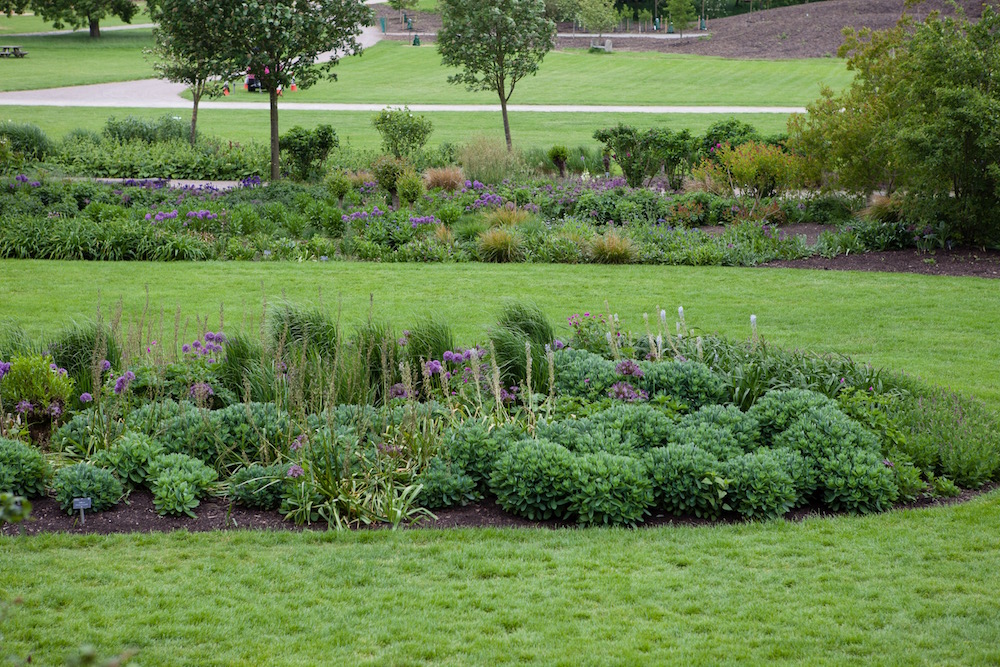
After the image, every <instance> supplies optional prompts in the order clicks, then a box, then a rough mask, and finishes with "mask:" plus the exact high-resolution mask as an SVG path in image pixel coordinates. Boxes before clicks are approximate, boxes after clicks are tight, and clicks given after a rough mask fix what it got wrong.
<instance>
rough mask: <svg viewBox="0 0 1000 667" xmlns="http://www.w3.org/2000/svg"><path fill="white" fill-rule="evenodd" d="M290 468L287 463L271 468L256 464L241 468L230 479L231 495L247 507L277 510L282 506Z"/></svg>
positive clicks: (276, 464)
mask: <svg viewBox="0 0 1000 667" xmlns="http://www.w3.org/2000/svg"><path fill="white" fill-rule="evenodd" d="M288 468H289V464H287V463H275V464H274V465H270V466H262V465H259V464H256V463H254V464H252V465H249V466H247V467H246V468H240V469H239V470H237V471H236V472H235V473H234V474H233V476H232V477H230V478H229V495H230V497H231V498H233V500H235V501H236V502H238V503H240V504H241V505H246V506H247V507H257V508H260V509H263V510H276V509H278V507H279V506H280V505H281V499H282V496H283V494H284V491H285V480H286V479H287V478H288Z"/></svg>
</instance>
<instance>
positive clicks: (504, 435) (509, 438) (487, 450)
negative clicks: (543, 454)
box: [441, 419, 523, 490]
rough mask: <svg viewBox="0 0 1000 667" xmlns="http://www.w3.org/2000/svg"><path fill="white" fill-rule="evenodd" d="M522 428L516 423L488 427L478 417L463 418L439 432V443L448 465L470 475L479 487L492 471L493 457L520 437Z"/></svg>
mask: <svg viewBox="0 0 1000 667" xmlns="http://www.w3.org/2000/svg"><path fill="white" fill-rule="evenodd" d="M522 434H523V431H522V430H521V429H520V427H518V426H517V425H513V424H510V425H504V426H500V427H497V428H493V429H491V428H489V426H487V424H485V423H484V422H481V421H478V420H472V419H470V420H466V421H464V422H462V423H461V424H456V425H455V426H452V427H450V428H448V429H446V430H445V431H444V433H442V434H441V443H442V446H443V447H444V450H445V451H446V452H447V454H446V458H448V459H450V460H451V464H452V465H453V466H456V467H457V468H458V469H460V470H462V471H464V472H465V473H466V474H467V475H469V476H470V477H472V479H473V480H474V481H475V482H476V485H477V487H478V488H479V489H480V490H484V489H485V488H486V484H487V482H488V481H489V479H490V475H491V474H492V472H493V467H494V465H495V464H496V460H497V459H498V458H499V457H500V455H501V454H502V453H503V452H504V450H505V448H506V446H507V443H508V442H513V441H515V440H517V439H519V438H520V437H521V436H522Z"/></svg>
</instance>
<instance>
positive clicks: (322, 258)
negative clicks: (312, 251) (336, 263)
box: [319, 255, 330, 262]
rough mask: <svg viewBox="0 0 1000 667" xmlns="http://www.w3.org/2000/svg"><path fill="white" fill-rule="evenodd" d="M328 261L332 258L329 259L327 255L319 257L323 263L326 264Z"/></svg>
mask: <svg viewBox="0 0 1000 667" xmlns="http://www.w3.org/2000/svg"><path fill="white" fill-rule="evenodd" d="M328 259H330V258H329V257H327V256H326V255H320V256H319V261H321V262H325V261H327V260H328Z"/></svg>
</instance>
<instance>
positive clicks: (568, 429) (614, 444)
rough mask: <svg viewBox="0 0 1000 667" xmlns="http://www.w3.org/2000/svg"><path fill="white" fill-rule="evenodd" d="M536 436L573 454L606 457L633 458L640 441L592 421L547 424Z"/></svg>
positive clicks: (540, 425) (542, 425)
mask: <svg viewBox="0 0 1000 667" xmlns="http://www.w3.org/2000/svg"><path fill="white" fill-rule="evenodd" d="M535 433H536V434H537V436H538V437H539V438H544V439H546V440H549V441H551V442H554V443H556V444H559V445H562V446H563V447H565V448H566V449H568V450H570V451H571V452H573V453H574V454H593V453H598V452H601V453H606V454H615V455H619V456H632V455H634V454H636V452H637V451H638V448H639V441H638V438H637V437H636V436H634V435H633V434H631V433H627V432H624V431H622V430H620V429H616V428H614V427H612V426H609V425H606V424H597V423H595V422H594V421H592V420H591V419H588V418H583V419H566V420H563V421H557V422H553V423H550V424H539V425H538V428H537V429H536V430H535Z"/></svg>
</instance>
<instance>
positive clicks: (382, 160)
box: [372, 155, 413, 195]
mask: <svg viewBox="0 0 1000 667" xmlns="http://www.w3.org/2000/svg"><path fill="white" fill-rule="evenodd" d="M412 170H413V169H412V167H411V166H410V163H409V162H407V161H406V160H404V159H402V158H398V157H394V156H392V155H383V156H381V157H379V158H378V159H376V160H375V161H374V162H372V175H374V176H375V181H376V182H377V183H378V185H379V187H380V188H382V189H383V190H385V191H386V192H388V193H389V194H392V195H394V194H396V187H397V183H398V182H399V178H400V177H401V176H402V175H403V174H405V173H407V172H408V171H412Z"/></svg>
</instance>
